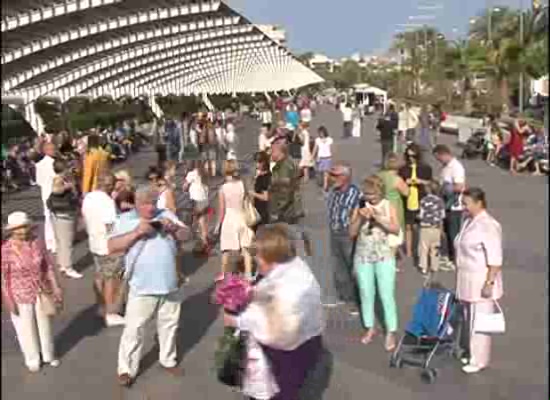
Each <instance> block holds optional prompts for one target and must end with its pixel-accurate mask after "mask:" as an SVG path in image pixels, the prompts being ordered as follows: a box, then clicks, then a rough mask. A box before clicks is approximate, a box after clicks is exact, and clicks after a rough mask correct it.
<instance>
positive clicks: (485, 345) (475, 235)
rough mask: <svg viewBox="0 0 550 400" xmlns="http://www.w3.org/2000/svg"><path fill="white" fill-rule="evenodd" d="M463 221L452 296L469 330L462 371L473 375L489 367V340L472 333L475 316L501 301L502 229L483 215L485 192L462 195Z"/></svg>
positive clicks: (484, 335)
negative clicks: (458, 303) (456, 298)
mask: <svg viewBox="0 0 550 400" xmlns="http://www.w3.org/2000/svg"><path fill="white" fill-rule="evenodd" d="M463 203H464V207H465V209H466V211H467V218H466V219H465V221H464V223H463V224H462V229H461V231H460V233H459V234H458V236H457V237H456V239H455V249H456V266H457V281H456V294H457V297H458V299H459V300H460V301H461V302H462V304H463V305H464V306H465V307H464V308H465V311H466V321H468V322H469V323H468V326H469V357H466V358H463V359H462V362H463V364H465V365H464V367H463V368H462V370H463V371H464V372H465V373H467V374H472V373H477V372H479V371H481V370H482V369H484V368H486V367H487V366H488V365H489V361H490V357H491V336H489V335H487V334H482V333H476V332H473V329H472V326H473V321H474V319H475V318H476V314H477V315H479V314H481V313H492V312H493V307H494V303H495V300H498V299H500V298H501V297H502V272H501V266H502V229H501V227H500V224H499V223H498V222H497V221H496V220H495V219H494V218H493V217H492V216H491V215H490V214H489V213H488V212H487V210H486V209H487V202H486V200H485V192H484V191H483V190H482V189H479V188H470V189H468V190H466V191H465V192H464V193H463Z"/></svg>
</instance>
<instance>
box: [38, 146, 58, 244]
mask: <svg viewBox="0 0 550 400" xmlns="http://www.w3.org/2000/svg"><path fill="white" fill-rule="evenodd" d="M55 150H56V149H55V145H54V144H53V143H45V144H44V146H43V147H42V153H43V154H44V157H43V158H42V160H40V161H39V162H38V163H36V183H37V184H38V186H40V196H41V198H42V204H43V207H44V239H45V241H46V248H47V249H48V250H49V251H50V252H51V253H55V252H56V245H55V235H54V230H53V225H52V215H51V213H50V210H49V209H48V206H47V205H46V202H47V201H48V198H49V197H50V194H51V193H52V186H53V178H54V177H55V171H54V169H53V163H54V161H55V158H54V157H55Z"/></svg>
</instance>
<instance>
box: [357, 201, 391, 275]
mask: <svg viewBox="0 0 550 400" xmlns="http://www.w3.org/2000/svg"><path fill="white" fill-rule="evenodd" d="M369 207H372V208H374V209H375V210H376V211H377V212H378V213H379V214H380V215H381V217H380V219H381V222H382V223H384V224H388V223H389V222H390V218H391V217H390V212H389V210H390V203H389V201H388V200H386V199H384V200H382V201H381V202H380V203H378V204H376V205H369ZM371 225H372V226H371ZM391 257H393V250H392V248H391V247H390V243H389V239H388V234H387V233H386V231H385V230H384V229H383V228H381V227H379V226H378V224H371V223H369V222H365V223H364V224H363V226H362V227H361V229H360V230H359V236H358V237H357V243H356V248H355V259H356V260H357V262H358V263H360V264H364V263H374V262H379V261H383V260H387V259H389V258H391Z"/></svg>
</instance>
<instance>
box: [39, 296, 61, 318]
mask: <svg viewBox="0 0 550 400" xmlns="http://www.w3.org/2000/svg"><path fill="white" fill-rule="evenodd" d="M38 303H39V306H40V308H41V309H42V312H43V313H44V314H46V315H47V316H48V317H53V316H54V315H57V312H58V310H59V306H58V304H57V303H56V302H55V300H54V299H53V297H52V296H51V295H50V294H48V293H45V292H40V293H38Z"/></svg>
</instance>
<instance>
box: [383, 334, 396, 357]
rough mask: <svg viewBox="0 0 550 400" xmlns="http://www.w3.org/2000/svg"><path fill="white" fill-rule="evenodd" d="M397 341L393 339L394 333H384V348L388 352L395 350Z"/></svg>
mask: <svg viewBox="0 0 550 400" xmlns="http://www.w3.org/2000/svg"><path fill="white" fill-rule="evenodd" d="M396 342H397V341H396V340H395V333H388V334H387V335H386V343H385V344H384V348H385V349H386V351H387V352H388V353H391V352H393V351H394V350H395V348H396V347H397V343H396Z"/></svg>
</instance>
